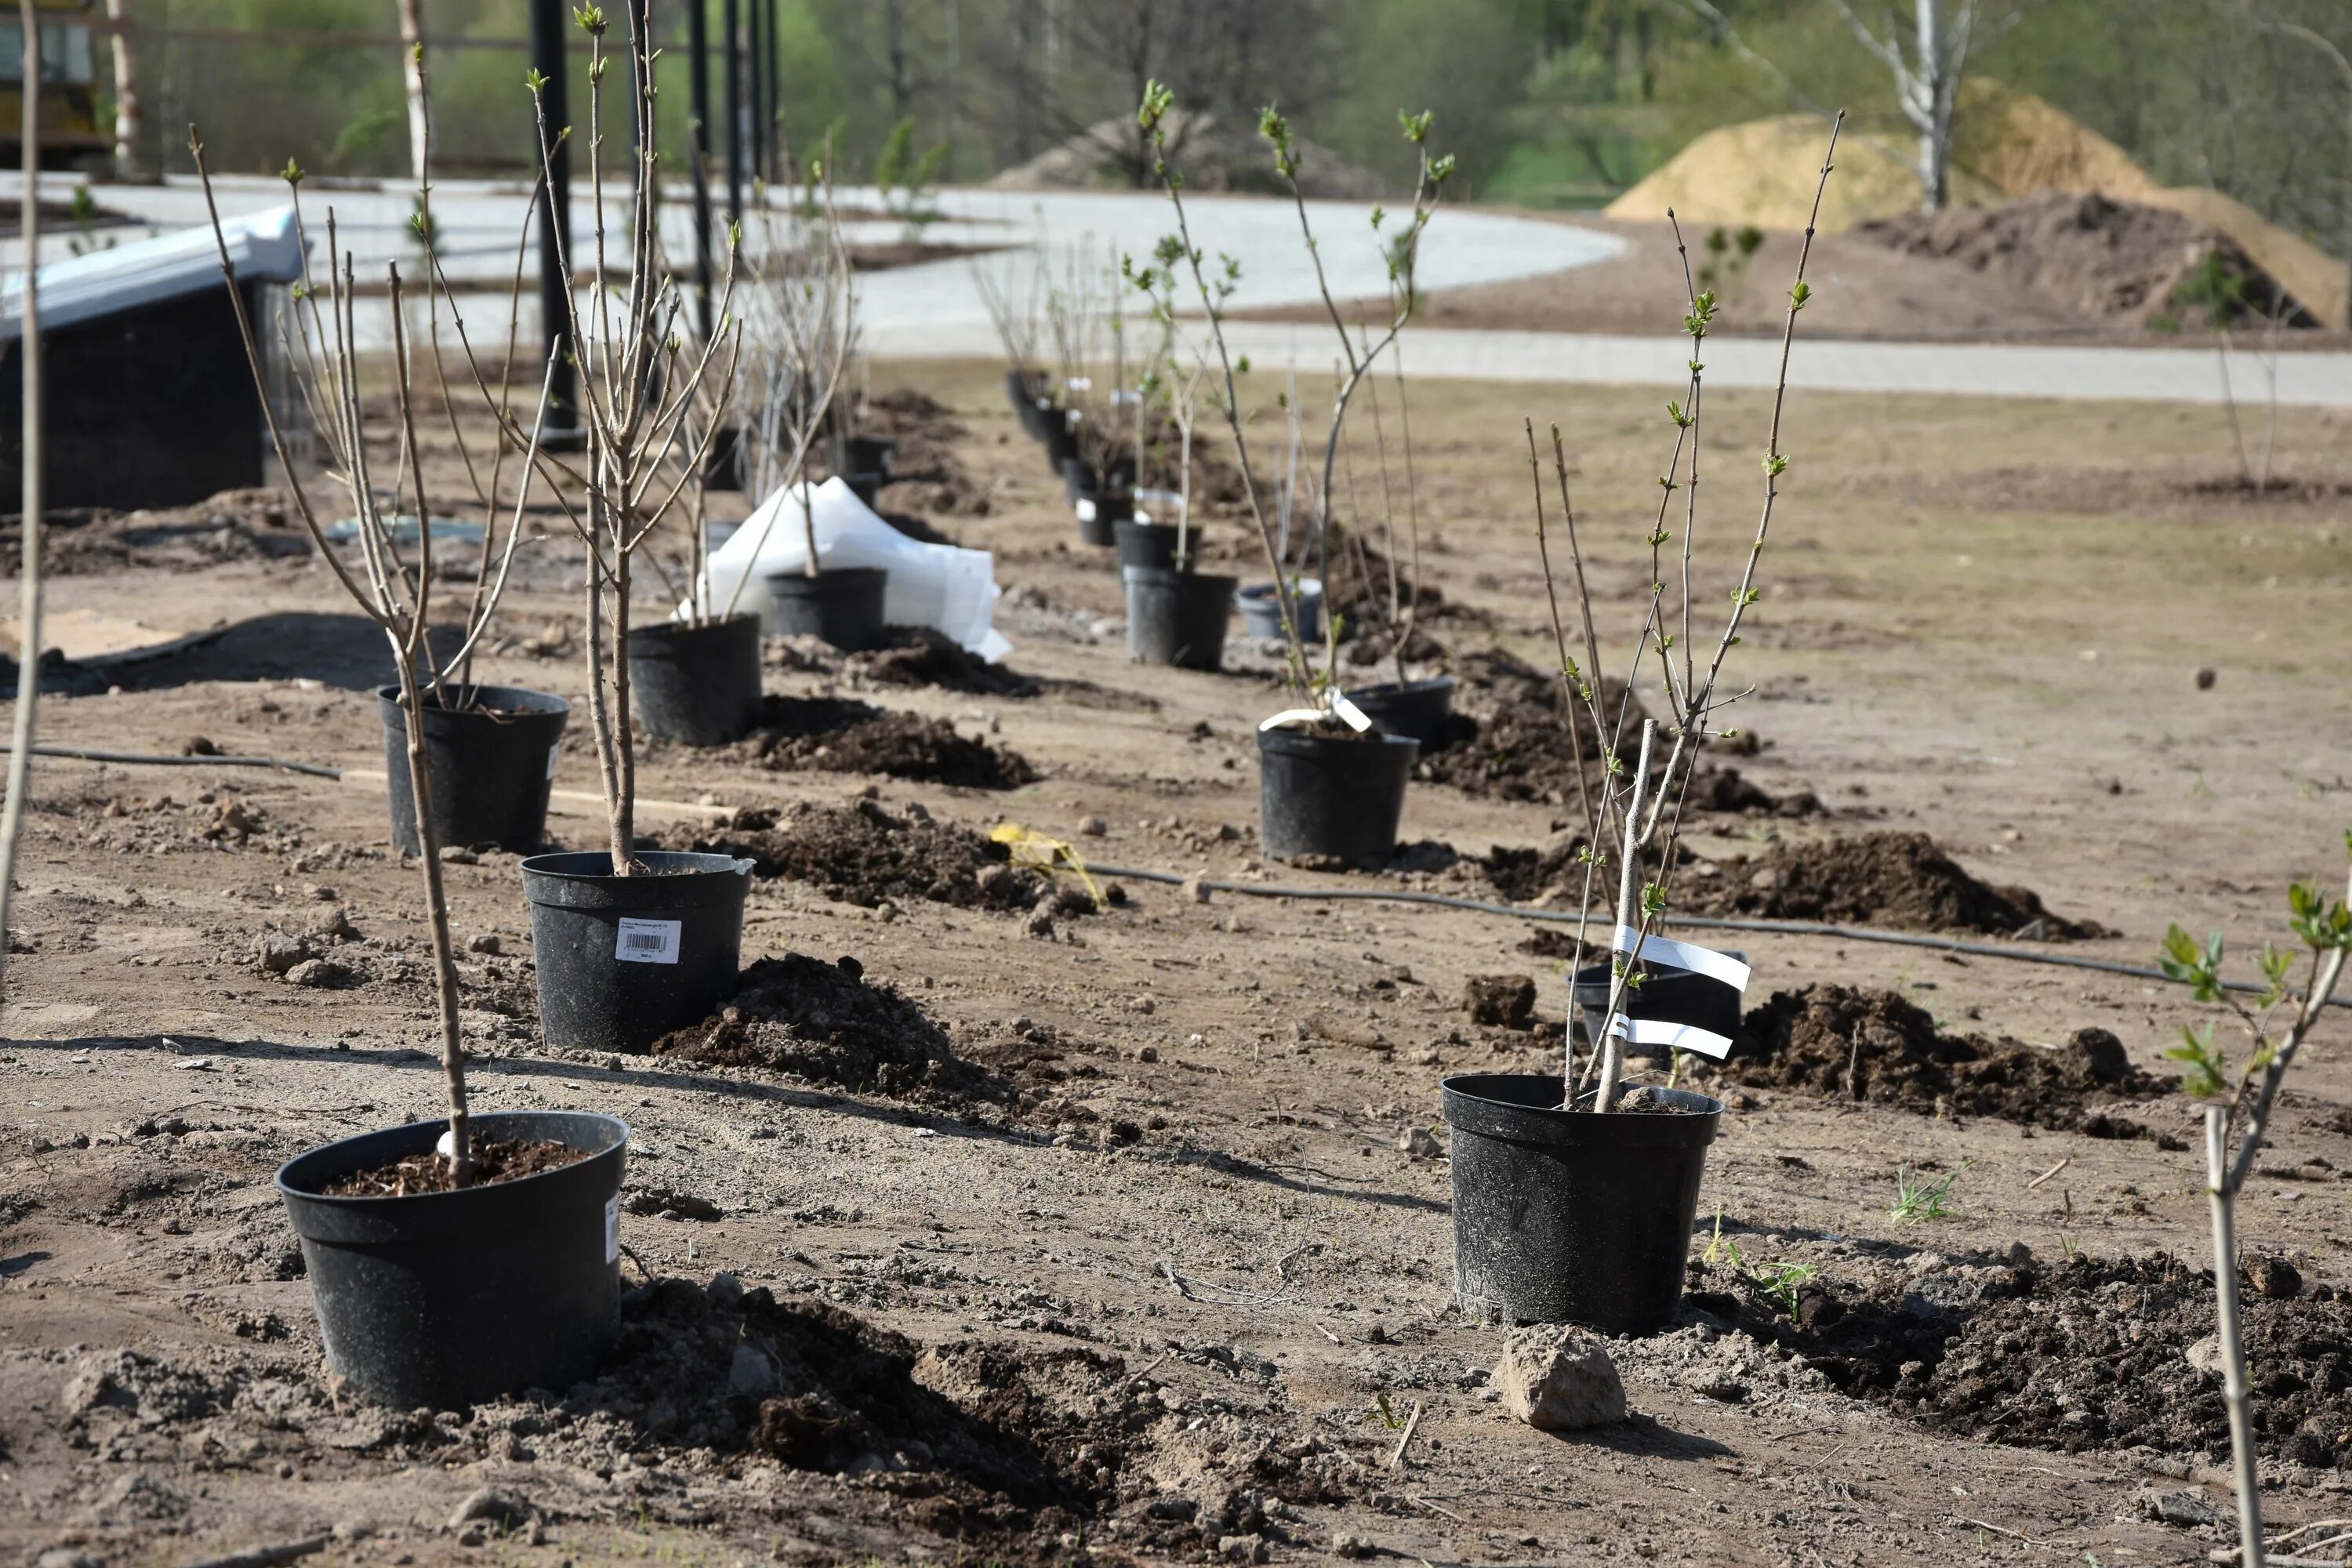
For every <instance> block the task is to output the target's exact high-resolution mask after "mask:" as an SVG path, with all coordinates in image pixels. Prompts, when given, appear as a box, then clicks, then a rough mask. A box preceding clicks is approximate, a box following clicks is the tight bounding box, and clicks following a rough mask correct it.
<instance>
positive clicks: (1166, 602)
mask: <svg viewBox="0 0 2352 1568" xmlns="http://www.w3.org/2000/svg"><path fill="white" fill-rule="evenodd" d="M1046 385H1047V378H1046V377H1045V376H1044V375H1043V374H1040V373H1039V372H1037V371H1034V370H1029V369H1023V368H1020V367H1015V368H1013V369H1010V370H1008V371H1006V372H1005V375H1004V386H1005V395H1006V397H1007V398H1008V400H1009V401H1010V402H1011V403H1012V405H1013V413H1014V414H1015V415H1016V416H1018V417H1019V419H1020V421H1021V427H1022V429H1023V430H1024V431H1025V432H1026V433H1027V434H1028V435H1029V436H1030V437H1031V438H1032V439H1034V440H1035V441H1036V442H1037V443H1038V445H1039V446H1040V447H1042V448H1043V449H1044V452H1045V461H1046V464H1047V466H1048V467H1049V468H1051V469H1053V471H1054V472H1055V473H1057V474H1058V475H1060V476H1061V478H1062V481H1063V485H1064V488H1065V489H1066V492H1067V494H1068V496H1069V498H1070V500H1071V502H1072V504H1073V505H1074V506H1075V507H1076V511H1077V520H1078V537H1079V539H1080V540H1081V541H1083V542H1086V543H1087V544H1091V545H1097V546H1103V547H1116V548H1117V549H1118V566H1119V576H1120V579H1121V583H1122V585H1123V586H1124V588H1125V590H1126V594H1127V651H1128V657H1129V658H1131V659H1133V660H1135V661H1136V662H1137V663H1139V664H1156V665H1173V666H1176V667H1178V668H1186V669H1204V670H1215V669H1218V668H1222V666H1223V660H1224V647H1225V629H1226V624H1227V622H1228V621H1229V619H1230V618H1231V615H1232V611H1233V609H1234V605H1235V604H1236V602H1238V604H1239V605H1240V608H1241V613H1242V626H1243V630H1244V633H1245V634H1246V635H1247V636H1249V637H1264V638H1279V637H1282V636H1283V635H1284V634H1283V626H1282V613H1283V605H1282V604H1281V603H1280V602H1279V599H1278V597H1277V595H1279V594H1280V593H1281V591H1282V590H1281V587H1280V586H1279V585H1278V584H1273V583H1256V584H1250V585H1249V586H1248V587H1245V588H1244V587H1242V586H1241V584H1240V579H1238V578H1236V577H1231V576H1223V575H1219V574H1213V573H1207V572H1202V571H1199V570H1198V569H1197V563H1198V558H1199V554H1200V536H1199V531H1198V530H1197V529H1196V528H1195V527H1193V526H1192V518H1191V515H1190V513H1191V497H1190V495H1189V494H1179V495H1171V496H1169V497H1167V498H1165V499H1166V500H1167V501H1168V504H1169V506H1170V509H1171V510H1172V511H1173V512H1174V513H1175V514H1176V515H1177V517H1178V519H1179V522H1162V521H1158V520H1156V519H1153V518H1150V517H1148V516H1145V515H1143V514H1141V513H1139V512H1138V510H1136V504H1135V503H1136V500H1137V497H1138V494H1139V490H1138V488H1137V472H1136V461H1135V458H1134V456H1133V454H1132V452H1131V451H1119V450H1116V449H1111V450H1107V451H1105V452H1104V453H1103V454H1101V455H1100V457H1099V458H1095V457H1089V456H1088V455H1087V453H1086V452H1085V451H1084V450H1082V449H1081V444H1080V439H1079V436H1078V427H1079V425H1080V422H1081V421H1082V419H1083V417H1084V416H1083V415H1082V413H1081V412H1080V411H1079V410H1077V409H1074V408H1067V407H1065V406H1064V405H1063V404H1062V403H1061V401H1060V400H1058V399H1056V398H1055V396H1054V395H1052V394H1051V393H1050V392H1049V391H1048V390H1046ZM1130 395H1131V394H1130ZM1185 466H1186V468H1189V467H1190V463H1189V459H1188V460H1187V461H1186V463H1185ZM1183 479H1184V480H1189V479H1190V475H1189V473H1188V474H1186V475H1184V476H1183ZM1140 493H1144V494H1149V493H1150V492H1140ZM1180 523H1181V526H1180ZM1289 609H1290V611H1291V614H1292V616H1294V617H1295V620H1296V625H1297V630H1298V635H1299V637H1301V638H1302V639H1303V640H1304V641H1305V642H1307V644H1308V645H1310V646H1311V645H1313V644H1315V643H1318V642H1319V641H1321V639H1322V637H1323V632H1324V626H1323V591H1322V584H1319V583H1318V582H1315V581H1314V580H1312V579H1307V580H1303V581H1300V582H1298V583H1297V584H1292V585H1291V593H1290V603H1289ZM1454 684H1455V683H1454V678H1453V677H1452V676H1450V675H1443V676H1432V677H1428V678H1425V679H1398V680H1392V681H1382V682H1379V683H1375V684H1370V685H1366V686H1362V687H1357V688H1354V689H1350V690H1349V692H1348V693H1347V697H1348V699H1349V701H1350V702H1351V703H1353V704H1354V705H1355V707H1356V708H1357V709H1358V710H1359V711H1360V712H1361V713H1363V714H1364V716H1365V717H1366V718H1368V719H1370V721H1372V724H1373V726H1374V728H1375V730H1376V731H1377V739H1378V741H1379V742H1384V743H1380V744H1376V745H1375V746H1374V748H1373V749H1372V750H1371V752H1370V753H1369V756H1370V763H1371V765H1370V766H1366V765H1364V764H1365V763H1366V761H1367V757H1368V752H1367V751H1366V748H1365V747H1364V746H1363V745H1362V744H1360V743H1357V742H1338V743H1337V744H1336V745H1335V743H1334V742H1333V741H1332V740H1331V739H1330V738H1328V737H1325V736H1319V735H1314V734H1306V733H1301V732H1298V731H1293V730H1288V729H1284V728H1275V729H1271V730H1262V731H1259V738H1258V743H1259V752H1260V769H1259V780H1260V802H1259V828H1260V834H1261V837H1262V840H1263V842H1264V844H1265V848H1266V851H1267V853H1269V854H1271V855H1275V856H1277V857H1281V858H1326V859H1335V860H1339V861H1341V862H1344V863H1346V864H1348V865H1351V866H1366V867H1370V866H1379V865H1382V864H1385V863H1386V862H1387V860H1388V858H1389V857H1390V855H1391V852H1393V851H1394V849H1395V847H1396V837H1397V826H1398V824H1399V822H1400V820H1401V819H1402V815H1403V809H1404V792H1405V785H1406V783H1407V781H1408V780H1409V779H1410V778H1411V776H1412V766H1413V763H1414V762H1415V761H1417V760H1418V758H1419V755H1420V753H1421V752H1423V751H1426V750H1434V749H1435V748H1437V747H1438V746H1441V745H1443V744H1444V743H1445V740H1446V737H1447V731H1448V729H1449V726H1450V725H1451V722H1452V716H1453V701H1454ZM1408 742H1410V743H1409V744H1408Z"/></svg>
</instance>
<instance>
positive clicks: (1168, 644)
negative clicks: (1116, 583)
mask: <svg viewBox="0 0 2352 1568" xmlns="http://www.w3.org/2000/svg"><path fill="white" fill-rule="evenodd" d="M1119 576H1120V577H1121V578H1122V579H1123V580H1124V582H1125V584H1126V587H1127V657H1128V658H1131V659H1133V660H1134V661H1135V662H1136V663H1138V664H1172V665H1175V666H1177V667H1178V668H1182V669H1216V668H1220V667H1221V666H1223V663H1224V660H1225V622H1226V620H1227V619H1228V618H1229V617H1230V616H1231V615H1232V614H1233V607H1234V588H1235V587H1236V586H1237V585H1238V581H1237V579H1234V578H1232V577H1214V576H1210V575H1208V574H1204V573H1198V572H1179V571H1176V570H1174V569H1173V568H1161V567H1156V566H1134V567H1128V568H1124V569H1122V570H1121V571H1120V573H1119Z"/></svg>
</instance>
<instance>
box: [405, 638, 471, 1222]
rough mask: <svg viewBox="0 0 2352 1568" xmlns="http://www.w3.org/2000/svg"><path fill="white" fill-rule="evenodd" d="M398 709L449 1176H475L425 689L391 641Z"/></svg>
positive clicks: (409, 657)
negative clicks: (428, 950)
mask: <svg viewBox="0 0 2352 1568" xmlns="http://www.w3.org/2000/svg"><path fill="white" fill-rule="evenodd" d="M392 651H393V660H394V663H395V664H396V665H398V666H399V668H400V711H401V717H402V719H403V721H404V722H405V723H406V725H407V727H408V791H409V795H410V797H411V799H412V800H414V802H415V806H416V848H417V852H418V854H420V855H421V856H423V857H424V860H425V917H426V919H427V920H428V921H430V922H431V925H432V928H433V990H434V994H435V996H436V999H437V1000H438V1001H439V1003H440V1007H441V1078H442V1081H443V1082H444V1083H445V1084H446V1086H447V1088H448V1090H449V1166H450V1173H449V1179H450V1181H451V1183H452V1184H455V1185H457V1186H460V1187H462V1186H466V1185H467V1184H470V1183H471V1182H472V1181H473V1179H474V1139H473V1132H472V1131H471V1127H472V1123H471V1119H470V1118H469V1116H468V1114H467V1110H466V1044H465V1038H464V1036H463V1035H462V1033H461V1032H460V1031H459V1029H458V1026H457V955H456V952H455V950H454V948H453V946H452V944H451V942H450V940H449V893H448V889H446V888H445V887H444V886H443V885H442V881H441V831H440V829H439V828H438V827H436V826H435V825H434V821H433V772H432V770H431V769H430V768H428V767H426V766H425V712H424V702H423V700H422V699H423V693H422V691H421V690H420V689H419V688H418V686H417V684H416V660H415V656H414V655H413V654H412V653H411V652H410V651H409V650H408V649H407V648H405V647H402V646H401V644H400V639H399V638H398V637H396V636H395V637H394V639H393V650H392Z"/></svg>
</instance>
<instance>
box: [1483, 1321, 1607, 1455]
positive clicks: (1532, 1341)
mask: <svg viewBox="0 0 2352 1568" xmlns="http://www.w3.org/2000/svg"><path fill="white" fill-rule="evenodd" d="M1495 1387H1496V1389H1498V1390H1499V1391H1500V1392H1501V1394H1502V1395H1503V1408H1504V1409H1506V1410H1507V1411H1509V1412H1510V1413H1511V1414H1512V1415H1514V1416H1516V1417H1517V1418H1518V1419H1519V1420H1521V1421H1524V1422H1526V1423H1527V1424H1528V1426H1535V1427H1539V1428H1541V1429H1542V1430H1544V1431H1547V1432H1573V1431H1580V1430H1581V1429H1583V1428H1585V1427H1589V1426H1612V1425H1614V1424H1615V1423H1617V1422H1620V1421H1622V1420H1624V1419H1625V1384H1623V1382H1622V1380H1620V1379H1619V1377H1618V1375H1617V1366H1616V1363H1613V1362H1612V1361H1611V1360H1610V1359H1609V1352H1607V1351H1606V1350H1604V1349H1602V1348H1601V1342H1600V1341H1598V1340H1596V1339H1594V1338H1592V1337H1591V1335H1589V1334H1587V1333H1584V1332H1583V1331H1580V1330H1577V1329H1569V1328H1533V1329H1515V1330H1513V1331H1511V1333H1510V1334H1509V1336H1508V1337H1507V1338H1506V1339H1505V1340H1504V1342H1503V1359H1502V1360H1501V1361H1500V1362H1499V1363H1496V1367H1495Z"/></svg>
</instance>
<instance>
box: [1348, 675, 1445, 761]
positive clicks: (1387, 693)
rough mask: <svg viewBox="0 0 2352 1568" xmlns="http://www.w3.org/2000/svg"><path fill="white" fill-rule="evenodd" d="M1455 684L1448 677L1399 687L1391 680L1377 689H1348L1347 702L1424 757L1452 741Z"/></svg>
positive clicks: (1417, 681) (1434, 678)
mask: <svg viewBox="0 0 2352 1568" xmlns="http://www.w3.org/2000/svg"><path fill="white" fill-rule="evenodd" d="M1457 684H1458V682H1456V681H1455V680H1454V678H1453V677H1452V676H1450V675H1437V676H1432V677H1430V678H1429V679H1425V680H1408V681H1404V682H1402V684H1400V683H1399V682H1396V681H1393V680H1391V681H1384V682H1382V683H1381V684H1380V685H1378V686H1353V687H1349V689H1348V700H1349V701H1350V702H1353V703H1354V704H1355V705H1356V707H1357V708H1358V709H1359V710H1360V711H1361V712H1362V713H1363V715H1364V717H1365V718H1367V719H1370V721H1372V722H1373V723H1374V724H1375V725H1377V726H1378V727H1379V728H1380V729H1381V730H1383V731H1387V732H1388V733H1389V734H1391V735H1404V736H1408V737H1410V738H1411V739H1412V740H1415V741H1418V742H1421V750H1422V754H1423V756H1426V755H1428V754H1429V753H1430V752H1436V751H1442V750H1444V747H1445V745H1446V744H1447V743H1448V742H1451V741H1452V740H1453V739H1454V687H1455V686H1456V685H1457Z"/></svg>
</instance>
